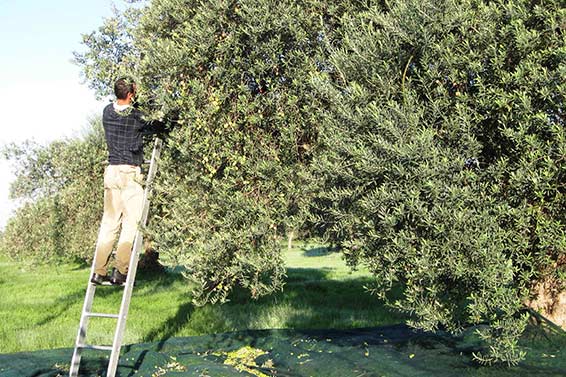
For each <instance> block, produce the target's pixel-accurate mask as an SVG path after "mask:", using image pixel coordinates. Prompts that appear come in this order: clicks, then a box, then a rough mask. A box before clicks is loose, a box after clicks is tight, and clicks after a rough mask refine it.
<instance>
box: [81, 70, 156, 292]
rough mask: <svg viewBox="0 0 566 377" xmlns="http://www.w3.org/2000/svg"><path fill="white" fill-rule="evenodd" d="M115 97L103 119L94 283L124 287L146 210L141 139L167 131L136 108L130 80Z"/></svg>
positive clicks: (116, 88)
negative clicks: (101, 203)
mask: <svg viewBox="0 0 566 377" xmlns="http://www.w3.org/2000/svg"><path fill="white" fill-rule="evenodd" d="M114 93H115V95H116V101H115V102H114V103H111V104H109V105H108V106H106V107H105V108H104V112H103V115H102V125H103V126H104V134H105V138H106V145H107V147H108V163H109V165H108V166H107V167H106V170H105V172H104V214H103V216H102V221H101V224H100V231H99V234H98V241H97V244H96V253H95V264H94V274H93V275H92V277H91V280H90V281H91V282H92V283H93V284H97V285H98V284H102V283H104V282H105V281H110V282H111V283H112V284H115V285H121V284H123V283H124V282H125V281H126V277H127V273H128V267H129V263H130V255H131V252H132V246H133V242H134V238H135V235H136V232H137V227H138V222H139V221H140V219H141V213H142V206H143V193H144V190H143V188H142V186H141V181H142V175H141V167H140V166H141V164H142V162H143V135H145V134H150V133H157V132H161V131H163V125H162V124H155V125H154V124H150V123H147V122H145V121H143V120H142V117H141V112H140V111H139V110H138V109H136V108H134V106H133V101H134V97H135V95H136V84H135V83H134V82H133V81H132V80H131V79H129V78H120V79H118V80H117V81H116V83H115V84H114ZM152 128H153V129H152ZM120 225H121V226H122V230H121V232H120V238H119V239H118V247H117V249H116V263H115V267H114V269H113V270H112V276H111V277H110V278H109V277H108V276H107V273H108V262H109V259H110V254H111V252H112V247H113V246H114V243H115V241H116V236H117V235H118V230H119V228H120Z"/></svg>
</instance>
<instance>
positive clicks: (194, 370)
mask: <svg viewBox="0 0 566 377" xmlns="http://www.w3.org/2000/svg"><path fill="white" fill-rule="evenodd" d="M564 345H566V341H565V339H564V337H563V336H559V337H553V338H552V339H551V338H544V339H543V341H541V340H540V339H539V340H537V342H536V345H535V343H532V345H531V347H530V349H529V345H528V342H527V344H525V346H526V347H527V351H528V352H529V354H528V357H527V359H526V360H525V361H524V362H523V363H521V364H520V365H518V366H515V367H510V368H507V367H502V366H499V367H494V366H492V367H486V366H478V365H477V364H476V363H474V362H473V361H472V352H474V351H476V349H475V348H474V347H475V345H474V344H473V342H470V341H469V340H468V341H466V338H465V337H461V338H454V337H450V336H448V335H445V334H427V333H420V332H414V331H411V330H410V329H409V328H407V327H406V326H402V325H398V326H389V327H382V328H371V329H356V330H308V331H296V330H259V331H243V332H235V333H226V334H216V335H207V336H196V337H188V338H172V339H169V340H166V341H163V342H159V343H142V344H135V345H131V346H126V347H124V348H123V349H122V354H121V358H120V362H119V367H118V375H119V376H146V377H158V376H213V377H216V376H240V377H241V376H324V377H332V376H336V377H338V376H340V377H344V376H359V377H361V376H459V377H464V376H498V377H505V376H514V377H516V376H533V377H536V376H540V377H543V376H544V377H554V376H556V377H558V376H566V355H564V354H563V352H566V351H562V348H563V347H564ZM71 354H72V349H57V350H50V351H37V352H24V353H16V354H4V355H0V377H23V376H34V377H47V376H59V375H61V376H65V375H68V368H69V363H70V360H71ZM107 357H108V353H106V352H98V351H88V352H87V351H85V352H84V356H83V361H82V363H81V375H82V376H104V375H105V370H106V367H107Z"/></svg>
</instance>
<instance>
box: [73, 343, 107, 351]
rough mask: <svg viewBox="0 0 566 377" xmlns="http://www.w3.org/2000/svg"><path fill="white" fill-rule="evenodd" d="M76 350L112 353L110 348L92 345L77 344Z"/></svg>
mask: <svg viewBox="0 0 566 377" xmlns="http://www.w3.org/2000/svg"><path fill="white" fill-rule="evenodd" d="M77 348H82V349H86V350H99V351H112V346H95V345H92V344H79V345H77Z"/></svg>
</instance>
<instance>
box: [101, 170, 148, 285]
mask: <svg viewBox="0 0 566 377" xmlns="http://www.w3.org/2000/svg"><path fill="white" fill-rule="evenodd" d="M141 181H142V175H141V170H140V167H139V166H132V165H109V166H107V167H106V170H105V172H104V214H103V215H102V222H101V224H100V231H99V233H98V241H97V243H96V254H95V265H94V268H95V272H96V273H97V274H99V275H106V274H107V271H108V261H109V259H110V254H111V253H112V247H113V246H114V242H115V241H116V236H117V235H118V230H119V228H120V225H122V231H121V233H120V239H119V240H118V247H117V249H116V266H115V267H116V268H117V269H118V271H120V273H122V274H127V273H128V266H129V264H130V255H131V253H132V246H133V243H134V238H135V236H136V232H137V230H138V223H139V221H140V220H141V214H142V206H143V188H142V186H141V184H140V182H141Z"/></svg>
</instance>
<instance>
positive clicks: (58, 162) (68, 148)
mask: <svg viewBox="0 0 566 377" xmlns="http://www.w3.org/2000/svg"><path fill="white" fill-rule="evenodd" d="M2 152H3V157H4V158H6V159H8V160H10V162H11V163H12V164H13V165H14V167H15V173H16V178H15V181H14V182H13V183H12V184H11V187H10V197H11V198H12V199H17V200H18V201H19V202H20V204H21V205H20V207H19V208H18V209H17V210H16V212H15V214H14V215H13V217H12V218H11V219H10V220H9V221H8V222H7V224H6V228H5V230H4V232H3V234H2V240H1V242H0V251H1V252H2V253H3V254H6V255H9V256H11V257H13V258H15V259H19V260H22V259H27V260H32V261H35V262H43V263H45V262H51V261H54V260H67V261H72V260H81V261H84V260H90V259H91V258H92V250H93V247H94V244H95V241H96V235H97V232H98V227H97V226H95V225H94V224H98V223H99V222H100V217H101V211H102V195H103V190H102V175H103V171H104V164H103V162H104V161H105V160H106V145H105V143H104V134H103V131H102V125H101V122H100V120H99V119H93V120H92V121H91V125H90V128H88V129H87V130H86V132H85V134H84V136H83V137H77V138H71V139H66V140H59V141H54V142H52V143H50V144H48V145H39V144H36V143H32V142H26V143H23V144H21V145H16V144H11V145H8V146H6V147H4V149H3V150H2Z"/></svg>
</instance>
